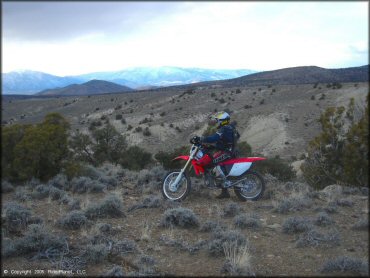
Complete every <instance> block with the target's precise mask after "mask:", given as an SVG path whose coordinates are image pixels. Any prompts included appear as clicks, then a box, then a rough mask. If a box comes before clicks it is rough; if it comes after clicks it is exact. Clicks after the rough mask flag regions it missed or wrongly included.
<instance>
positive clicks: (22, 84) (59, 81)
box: [2, 67, 256, 94]
mask: <svg viewBox="0 0 370 278" xmlns="http://www.w3.org/2000/svg"><path fill="white" fill-rule="evenodd" d="M255 72H256V71H253V70H248V69H237V70H222V69H220V70H217V69H201V68H180V67H158V68H154V67H136V68H129V69H125V70H121V71H109V72H95V73H87V74H82V75H74V76H65V77H60V76H56V75H51V74H48V73H43V72H38V71H31V70H21V71H13V72H9V73H3V74H2V94H34V93H38V92H40V91H43V90H47V89H56V88H61V87H65V86H68V85H72V84H82V83H85V82H87V81H90V80H94V79H96V80H105V81H109V82H114V83H117V84H119V85H123V86H126V87H129V88H133V89H137V88H139V89H140V88H143V87H145V88H149V87H152V86H155V87H158V86H170V85H182V84H190V83H196V82H202V81H212V80H223V79H230V78H235V77H239V76H244V75H247V74H251V73H255Z"/></svg>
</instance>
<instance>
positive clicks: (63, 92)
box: [36, 80, 132, 96]
mask: <svg viewBox="0 0 370 278" xmlns="http://www.w3.org/2000/svg"><path fill="white" fill-rule="evenodd" d="M129 91H132V89H131V88H129V87H126V86H122V85H118V84H115V83H112V82H108V81H103V80H91V81H88V82H86V83H83V84H73V85H69V86H66V87H63V88H57V89H50V90H44V91H42V92H39V93H37V94H36V95H39V96H84V95H98V94H109V93H117V92H129Z"/></svg>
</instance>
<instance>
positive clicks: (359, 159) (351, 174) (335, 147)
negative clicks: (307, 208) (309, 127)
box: [301, 99, 369, 189]
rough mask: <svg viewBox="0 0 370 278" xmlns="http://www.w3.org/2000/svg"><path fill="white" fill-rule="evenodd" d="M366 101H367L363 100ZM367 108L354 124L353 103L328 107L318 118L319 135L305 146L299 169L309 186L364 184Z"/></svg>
mask: <svg viewBox="0 0 370 278" xmlns="http://www.w3.org/2000/svg"><path fill="white" fill-rule="evenodd" d="M367 102H368V100H367ZM368 117H369V108H368V106H366V108H365V111H364V113H363V115H362V117H361V119H360V120H358V121H357V122H356V121H355V117H354V100H353V99H351V101H350V103H349V105H348V107H347V108H345V107H343V106H341V107H329V108H328V109H326V111H325V112H324V113H323V114H322V115H321V117H320V120H319V122H320V124H321V128H322V133H321V134H320V135H319V136H317V137H315V138H314V139H313V140H312V141H311V142H310V143H309V147H308V157H307V158H306V160H305V162H304V164H303V165H302V166H301V169H302V172H303V176H304V177H305V179H306V180H307V182H308V183H310V185H312V186H313V187H315V188H317V189H322V188H324V187H325V186H327V185H330V184H333V183H342V184H346V185H352V186H367V185H368V169H369V168H368V167H369V166H368V165H369V161H368V151H369V147H368V136H369V128H368V126H369V119H368Z"/></svg>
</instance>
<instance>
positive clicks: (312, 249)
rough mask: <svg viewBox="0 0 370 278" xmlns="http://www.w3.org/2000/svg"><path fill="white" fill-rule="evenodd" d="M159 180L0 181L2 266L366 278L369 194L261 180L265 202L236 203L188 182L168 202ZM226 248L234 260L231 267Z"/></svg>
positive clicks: (92, 175) (157, 170)
mask: <svg viewBox="0 0 370 278" xmlns="http://www.w3.org/2000/svg"><path fill="white" fill-rule="evenodd" d="M164 174H165V171H164V170H163V169H162V168H161V167H159V166H158V167H154V168H152V169H149V170H142V171H140V172H132V171H129V170H125V169H120V168H119V167H118V168H117V167H116V166H113V165H110V164H105V165H104V166H103V167H101V168H99V169H95V168H93V167H89V170H88V171H86V174H85V175H84V176H85V177H82V178H79V179H74V180H72V181H68V180H67V179H66V178H65V177H64V176H63V175H59V176H57V177H55V178H54V179H52V180H51V181H50V182H49V183H47V184H41V183H40V182H38V181H35V180H33V181H32V182H29V183H27V184H23V185H18V186H12V185H11V184H9V183H6V182H4V181H3V183H2V191H3V194H2V208H3V209H2V224H3V225H2V256H3V258H2V269H8V270H9V269H13V270H25V269H30V270H48V269H64V270H72V269H73V270H74V271H75V273H76V271H77V270H85V271H86V273H87V275H91V276H95V275H101V274H110V275H113V274H117V275H134V276H137V275H150V274H154V275H159V274H160V275H180V276H184V275H186V276H197V277H199V276H221V275H222V276H223V275H225V276H227V275H258V276H278V275H282V276H285V275H286V276H327V275H341V276H359V275H363V276H367V275H368V259H369V254H368V249H369V241H368V239H369V224H368V213H369V210H368V188H347V187H341V186H339V185H332V186H329V187H326V188H325V189H324V190H321V191H315V190H313V189H312V188H310V187H309V186H308V185H307V184H305V183H304V182H302V181H294V182H285V183H283V182H280V181H278V180H277V179H275V178H274V177H272V176H270V175H267V176H265V180H266V181H267V185H266V191H265V194H264V196H263V198H262V199H260V200H258V201H248V202H241V201H239V200H238V199H237V197H236V196H235V194H234V193H232V194H231V198H230V199H223V200H219V199H216V198H215V195H216V194H218V192H217V191H212V190H209V189H205V188H203V186H202V180H199V179H196V178H192V183H193V191H192V192H191V194H190V195H189V196H188V198H187V199H186V200H184V201H183V202H181V203H173V202H168V201H164V199H163V197H162V196H161V194H160V191H159V188H160V184H161V182H160V180H161V178H162V177H163V175H164ZM112 195H113V196H112ZM235 243H236V244H237V245H235ZM227 244H229V245H227ZM233 244H234V245H233ZM236 246H239V249H238V248H236ZM240 247H245V249H244V251H243V250H241V249H240ZM224 248H226V249H224ZM227 248H231V249H230V250H233V251H232V252H231V253H233V252H236V253H235V254H236V255H238V254H239V256H237V259H238V260H236V261H234V264H230V260H229V261H228V259H227V258H228V257H226V255H227V254H228V253H227V250H229V249H227ZM242 251H243V252H242ZM225 252H226V253H225ZM229 255H230V254H229ZM229 259H230V257H229ZM228 262H229V263H228Z"/></svg>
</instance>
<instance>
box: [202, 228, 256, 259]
mask: <svg viewBox="0 0 370 278" xmlns="http://www.w3.org/2000/svg"><path fill="white" fill-rule="evenodd" d="M233 242H235V244H236V245H238V246H244V245H246V246H248V247H249V242H248V240H247V239H246V238H245V237H244V235H243V234H241V233H240V232H238V231H233V230H231V231H221V230H217V231H215V232H214V233H213V234H212V237H211V240H210V242H209V244H208V253H209V254H210V255H211V256H214V257H217V256H222V255H223V253H224V251H223V245H224V243H233Z"/></svg>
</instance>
